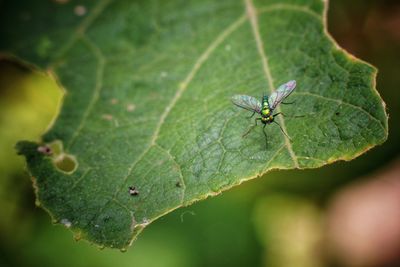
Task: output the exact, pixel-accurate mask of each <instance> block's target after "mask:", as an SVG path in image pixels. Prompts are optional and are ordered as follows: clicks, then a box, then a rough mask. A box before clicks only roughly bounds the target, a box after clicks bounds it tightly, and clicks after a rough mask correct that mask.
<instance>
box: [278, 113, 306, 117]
mask: <svg viewBox="0 0 400 267" xmlns="http://www.w3.org/2000/svg"><path fill="white" fill-rule="evenodd" d="M278 115H282V116H283V117H286V118H302V117H305V116H304V115H299V116H286V115H285V114H283V113H282V112H278V113H276V114H275V115H274V118H275V117H276V116H278Z"/></svg>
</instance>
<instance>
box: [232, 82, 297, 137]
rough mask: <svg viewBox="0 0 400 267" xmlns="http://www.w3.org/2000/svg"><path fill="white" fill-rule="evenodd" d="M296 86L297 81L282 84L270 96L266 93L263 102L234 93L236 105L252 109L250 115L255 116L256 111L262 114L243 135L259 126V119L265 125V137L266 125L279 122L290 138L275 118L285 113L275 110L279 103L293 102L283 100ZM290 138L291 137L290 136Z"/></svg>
mask: <svg viewBox="0 0 400 267" xmlns="http://www.w3.org/2000/svg"><path fill="white" fill-rule="evenodd" d="M295 88H296V81H294V80H293V81H289V82H287V83H285V84H282V85H281V86H279V87H278V89H276V91H275V92H273V93H272V94H271V95H270V96H266V95H264V96H263V97H262V99H261V102H260V101H258V100H257V99H256V98H254V97H252V96H248V95H234V96H233V97H232V102H233V104H235V105H236V106H238V107H240V108H243V109H246V110H249V111H252V112H253V114H252V115H251V116H250V118H251V117H253V116H254V114H255V113H258V114H260V115H261V118H255V120H254V121H255V124H254V125H253V126H252V127H251V128H250V129H249V130H248V131H247V132H246V133H244V134H243V137H245V136H246V135H247V134H248V133H250V131H251V130H252V129H253V128H254V127H255V126H257V121H261V122H262V123H263V124H264V126H263V132H264V135H265V139H267V133H266V132H265V126H267V124H271V123H273V122H274V123H276V124H278V126H279V128H280V129H281V131H282V133H284V134H285V135H286V136H287V137H288V138H289V136H288V135H287V134H286V133H285V131H284V130H283V129H282V127H281V126H280V125H279V123H278V122H276V121H275V120H274V119H275V117H276V116H278V115H283V113H281V112H278V113H276V114H273V113H274V110H275V109H276V107H277V106H278V105H279V104H281V103H282V104H292V103H283V102H282V101H283V100H284V99H285V98H287V97H288V96H289V95H290V94H291V93H292V92H293V90H294V89H295ZM289 139H290V138H289Z"/></svg>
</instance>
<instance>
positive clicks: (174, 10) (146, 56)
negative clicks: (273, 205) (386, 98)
mask: <svg viewBox="0 0 400 267" xmlns="http://www.w3.org/2000/svg"><path fill="white" fill-rule="evenodd" d="M63 2H64V1H48V2H45V3H41V4H38V3H33V2H32V1H27V0H20V1H19V2H18V1H13V2H11V1H9V2H4V3H3V7H2V9H1V16H0V17H1V22H2V25H13V27H3V28H2V30H1V34H2V36H3V38H2V41H1V45H0V49H1V50H2V51H8V53H9V54H12V55H15V56H17V57H19V58H21V59H23V60H24V61H27V62H29V63H31V64H35V66H37V67H38V68H40V69H45V70H48V71H50V72H51V73H52V74H53V75H54V76H55V77H57V79H58V82H59V83H60V85H61V86H62V87H64V88H65V89H66V91H67V92H66V94H65V97H64V102H63V106H62V109H61V111H60V114H59V116H58V118H57V120H56V122H55V123H54V124H53V125H52V127H51V129H50V130H49V131H48V132H47V133H46V134H45V135H44V136H43V143H42V144H36V143H32V142H21V143H19V144H18V145H17V149H18V151H19V153H20V154H23V155H24V156H25V157H26V161H27V164H28V169H29V171H30V173H31V175H32V177H33V181H34V186H35V189H36V194H37V198H38V202H39V203H40V205H41V206H42V207H43V208H44V209H46V210H47V211H48V212H49V213H50V214H51V216H52V217H53V219H54V221H56V222H58V223H62V224H64V225H65V226H67V227H69V228H71V229H72V230H73V232H74V233H75V235H76V238H81V237H83V238H85V239H87V240H90V241H91V242H94V243H96V244H98V245H101V246H107V247H117V248H125V247H127V246H128V245H129V244H130V243H131V241H132V240H133V239H134V238H135V237H136V236H137V235H138V233H139V232H140V231H141V230H142V229H143V228H144V227H145V226H147V225H148V224H149V223H150V222H152V221H154V220H156V219H157V218H159V217H160V216H162V215H163V214H166V213H168V212H170V211H172V210H174V209H176V208H178V207H181V206H186V205H189V204H191V203H193V202H194V201H197V200H200V199H204V198H206V197H208V196H211V195H216V194H219V193H220V192H221V191H223V190H227V189H229V188H231V187H233V186H236V185H238V184H240V183H242V182H243V181H246V180H249V179H252V178H255V177H258V176H261V175H263V174H264V173H266V172H268V171H269V170H271V169H292V168H299V169H301V168H317V167H320V166H323V165H325V164H328V163H331V162H334V161H337V160H350V159H352V158H354V157H356V156H358V155H360V154H362V153H363V152H365V151H367V150H368V149H370V148H371V147H373V146H375V145H377V144H380V143H382V142H383V141H384V140H385V139H386V137H387V116H386V113H385V109H384V103H383V102H382V100H381V98H380V97H379V95H378V93H377V91H376V89H375V77H376V70H375V69H374V68H373V67H372V66H370V65H368V64H366V63H364V62H361V61H360V60H358V59H355V58H354V57H352V56H350V55H348V54H347V53H346V52H344V51H343V50H341V49H340V48H339V47H338V46H337V45H336V44H335V43H334V41H333V40H332V39H331V37H329V35H328V34H327V32H326V25H325V24H326V23H325V18H326V5H327V4H326V2H323V1H319V0H282V1H274V0H265V1H261V0H260V1H254V2H253V1H252V0H246V1H245V2H242V1H233V0H230V1H214V0H204V1H194V0H193V1H178V0H173V1H161V0H158V1H157V0H154V1H136V2H131V1H127V0H126V1H110V0H103V1H99V2H96V3H95V1H85V2H82V4H80V5H78V6H75V4H73V3H72V1H71V2H69V1H66V2H67V3H65V4H62V3H63ZM289 80H296V81H297V88H296V90H295V91H294V93H293V94H291V96H290V97H289V98H288V99H289V101H295V103H294V104H293V105H285V106H284V105H282V106H281V107H280V108H279V109H278V111H282V112H284V113H285V114H287V115H292V116H293V115H295V116H303V117H300V118H290V117H289V116H287V117H281V116H278V117H279V119H278V122H279V123H280V125H281V126H282V128H283V130H285V131H286V132H287V134H288V136H289V137H290V139H289V138H287V137H286V136H285V135H283V134H282V132H281V131H280V129H279V127H277V125H274V124H272V125H268V127H266V132H267V135H268V147H267V148H266V147H265V138H264V135H263V133H262V127H261V126H259V127H256V128H255V129H254V131H252V132H251V133H250V134H249V135H248V136H247V138H242V137H241V136H242V134H243V132H245V131H246V130H247V129H248V127H250V126H251V125H252V124H253V123H254V121H253V120H252V119H247V118H246V116H247V115H251V114H248V113H247V112H245V111H243V110H239V109H238V108H237V107H234V106H233V105H232V104H231V103H230V97H231V96H232V95H234V94H246V95H252V96H256V97H259V96H261V95H262V94H263V93H268V94H269V93H271V92H272V91H273V90H274V88H275V87H276V86H277V85H279V84H282V83H284V82H287V81H289ZM278 117H277V118H278ZM48 148H51V149H52V151H53V153H52V155H50V154H49V153H47V152H48V151H47V152H46V149H48ZM129 187H131V189H129ZM133 187H134V188H133ZM130 193H131V194H130Z"/></svg>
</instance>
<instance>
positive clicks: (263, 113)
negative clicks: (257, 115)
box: [261, 105, 271, 117]
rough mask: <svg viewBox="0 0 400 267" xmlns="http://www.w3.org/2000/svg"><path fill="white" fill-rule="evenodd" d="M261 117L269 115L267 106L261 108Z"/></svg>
mask: <svg viewBox="0 0 400 267" xmlns="http://www.w3.org/2000/svg"><path fill="white" fill-rule="evenodd" d="M261 115H262V116H263V117H269V116H270V115H271V110H270V109H269V106H268V105H266V106H263V108H262V109H261Z"/></svg>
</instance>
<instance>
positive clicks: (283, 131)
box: [274, 121, 292, 141]
mask: <svg viewBox="0 0 400 267" xmlns="http://www.w3.org/2000/svg"><path fill="white" fill-rule="evenodd" d="M274 122H275V123H276V124H278V126H279V129H281V131H282V133H283V134H284V135H286V137H287V138H288V139H289V140H290V141H292V139H290V137H289V135H287V133H285V131H284V130H283V129H282V127H281V125H280V124H279V123H278V122H276V121H274Z"/></svg>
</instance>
